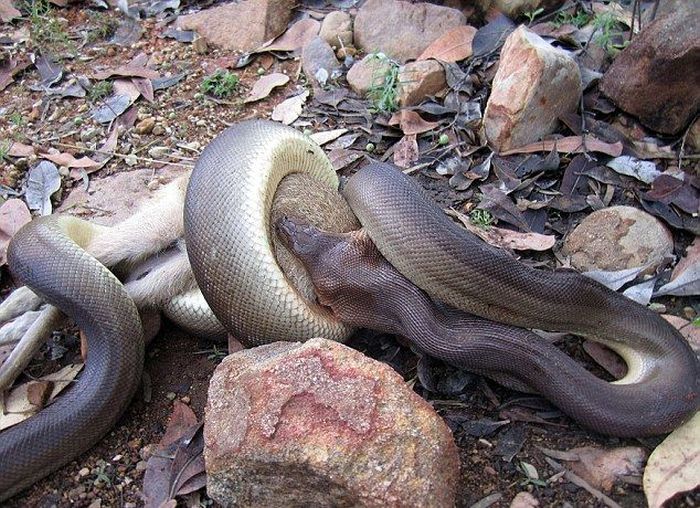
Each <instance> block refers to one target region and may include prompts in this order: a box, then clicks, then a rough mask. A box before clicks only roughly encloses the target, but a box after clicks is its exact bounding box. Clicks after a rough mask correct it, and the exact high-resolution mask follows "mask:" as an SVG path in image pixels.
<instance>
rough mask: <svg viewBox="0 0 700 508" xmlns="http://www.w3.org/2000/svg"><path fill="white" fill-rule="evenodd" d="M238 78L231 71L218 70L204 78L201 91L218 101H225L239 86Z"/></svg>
mask: <svg viewBox="0 0 700 508" xmlns="http://www.w3.org/2000/svg"><path fill="white" fill-rule="evenodd" d="M238 81H239V79H238V76H237V75H236V74H233V73H231V72H229V71H223V70H221V69H219V70H217V71H216V72H215V73H214V74H211V75H209V76H207V77H206V78H204V80H203V81H202V85H201V87H200V88H201V90H202V92H203V93H205V94H207V95H213V96H214V97H216V98H218V99H224V98H226V97H228V96H230V95H231V94H233V92H234V91H235V90H236V87H237V86H238Z"/></svg>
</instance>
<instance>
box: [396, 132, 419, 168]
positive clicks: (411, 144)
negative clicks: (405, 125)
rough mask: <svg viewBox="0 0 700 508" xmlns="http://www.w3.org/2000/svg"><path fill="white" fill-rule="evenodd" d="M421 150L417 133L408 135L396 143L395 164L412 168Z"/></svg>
mask: <svg viewBox="0 0 700 508" xmlns="http://www.w3.org/2000/svg"><path fill="white" fill-rule="evenodd" d="M419 156H420V152H419V150H418V141H416V135H415V134H410V135H406V136H404V137H403V138H401V139H400V140H399V142H398V143H396V146H395V148H394V164H396V165H397V166H398V167H400V168H410V167H411V166H413V164H415V163H416V161H417V160H418V157H419Z"/></svg>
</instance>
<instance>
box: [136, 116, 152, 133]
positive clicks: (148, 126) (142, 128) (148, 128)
mask: <svg viewBox="0 0 700 508" xmlns="http://www.w3.org/2000/svg"><path fill="white" fill-rule="evenodd" d="M155 126H156V119H155V118H153V117H152V116H149V117H147V118H144V119H143V120H141V121H140V122H139V123H137V124H136V126H135V127H134V130H135V131H136V132H137V133H138V134H148V133H150V132H152V131H153V128H154V127H155Z"/></svg>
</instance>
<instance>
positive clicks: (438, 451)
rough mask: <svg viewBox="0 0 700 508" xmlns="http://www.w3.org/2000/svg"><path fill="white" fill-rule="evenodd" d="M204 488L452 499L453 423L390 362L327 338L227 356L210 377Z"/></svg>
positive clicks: (230, 501) (291, 500) (419, 501)
mask: <svg viewBox="0 0 700 508" xmlns="http://www.w3.org/2000/svg"><path fill="white" fill-rule="evenodd" d="M204 439H205V448H204V458H205V462H206V469H207V475H208V484H207V492H208V494H209V496H211V497H212V498H213V499H214V500H216V501H217V502H219V503H221V504H222V505H224V506H233V505H236V506H268V507H275V506H279V507H286V506H435V507H438V506H440V507H442V506H445V507H448V506H453V505H454V501H455V491H456V481H457V478H458V472H459V460H458V456H457V448H456V446H455V444H454V442H453V440H452V434H451V432H450V430H449V429H448V428H447V426H446V425H445V423H444V422H443V420H442V419H441V418H440V417H439V416H438V415H437V414H436V413H435V411H434V410H433V409H432V407H431V406H430V405H429V404H428V403H427V402H425V401H424V400H423V399H421V398H420V397H419V396H418V395H417V394H415V393H414V392H413V391H412V390H411V389H410V388H409V387H408V385H407V384H406V383H405V382H404V380H403V379H402V378H401V377H400V376H399V375H398V374H396V372H394V371H393V370H392V369H391V368H390V367H388V366H387V365H385V364H382V363H379V362H377V361H375V360H372V359H370V358H367V357H365V356H364V355H362V354H361V353H359V352H357V351H355V350H353V349H350V348H348V347H347V346H343V345H342V344H338V343H336V342H331V341H328V340H325V339H311V340H309V341H307V342H305V343H304V344H300V343H288V342H276V343H273V344H269V345H266V346H260V347H257V348H255V349H249V350H244V351H240V352H238V353H235V354H233V355H230V356H228V357H227V358H226V359H224V361H223V362H222V363H221V365H219V366H218V367H217V369H216V372H215V373H214V376H213V377H212V380H211V384H210V386H209V399H208V403H207V408H206V418H205V424H204Z"/></svg>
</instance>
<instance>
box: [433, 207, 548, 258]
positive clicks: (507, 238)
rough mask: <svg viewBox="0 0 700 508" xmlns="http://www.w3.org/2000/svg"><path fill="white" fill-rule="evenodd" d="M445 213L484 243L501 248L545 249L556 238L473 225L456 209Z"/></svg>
mask: <svg viewBox="0 0 700 508" xmlns="http://www.w3.org/2000/svg"><path fill="white" fill-rule="evenodd" d="M445 213H446V214H447V215H449V216H451V217H455V218H456V219H458V220H459V221H460V222H461V223H462V224H463V225H464V227H465V228H466V229H467V231H469V232H470V233H473V234H475V235H476V236H478V237H479V238H481V239H482V240H483V241H485V242H486V243H488V244H490V245H493V246H495V247H499V248H501V249H511V250H535V251H545V250H549V249H551V248H552V247H553V246H554V243H555V242H556V238H555V237H554V236H553V235H542V234H540V233H520V232H518V231H512V230H510V229H503V228H497V227H495V226H491V227H489V228H488V229H485V228H480V227H479V226H475V225H474V224H472V222H471V221H470V220H469V217H467V216H466V215H464V214H463V213H460V212H458V211H456V210H446V211H445Z"/></svg>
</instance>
